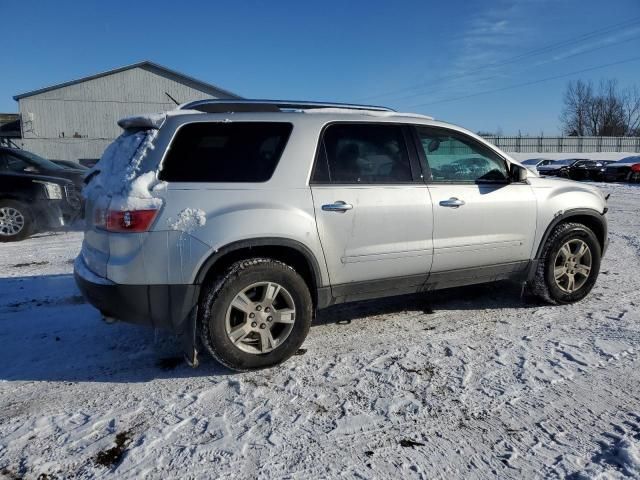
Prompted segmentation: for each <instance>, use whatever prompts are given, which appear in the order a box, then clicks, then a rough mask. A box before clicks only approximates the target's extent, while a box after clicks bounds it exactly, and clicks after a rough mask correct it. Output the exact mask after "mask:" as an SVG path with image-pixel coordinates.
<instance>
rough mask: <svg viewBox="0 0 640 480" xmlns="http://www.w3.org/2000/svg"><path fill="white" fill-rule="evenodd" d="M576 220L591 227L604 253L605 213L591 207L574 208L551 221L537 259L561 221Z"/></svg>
mask: <svg viewBox="0 0 640 480" xmlns="http://www.w3.org/2000/svg"><path fill="white" fill-rule="evenodd" d="M567 222H575V223H580V224H582V225H584V226H586V227H589V228H590V229H591V230H592V231H593V233H594V234H595V236H596V238H597V239H598V243H599V244H600V250H601V253H602V254H604V251H605V249H606V245H607V234H608V232H607V220H606V218H605V217H604V214H603V213H600V212H598V211H597V210H593V209H590V208H576V209H572V210H566V211H565V212H563V213H562V214H561V215H558V216H556V217H555V218H554V219H553V220H552V221H551V223H550V224H549V225H548V226H547V229H546V230H545V232H544V235H543V236H542V239H541V240H540V244H539V245H538V250H537V251H536V255H535V257H534V258H535V259H536V260H538V259H539V258H540V256H541V255H542V251H543V249H544V245H545V243H547V239H548V238H549V236H550V235H551V232H553V229H554V228H555V227H557V226H558V225H560V224H561V223H567Z"/></svg>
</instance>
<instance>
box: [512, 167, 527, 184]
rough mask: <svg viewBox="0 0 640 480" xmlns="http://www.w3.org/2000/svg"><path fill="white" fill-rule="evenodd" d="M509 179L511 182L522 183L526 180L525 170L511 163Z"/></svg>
mask: <svg viewBox="0 0 640 480" xmlns="http://www.w3.org/2000/svg"><path fill="white" fill-rule="evenodd" d="M509 178H510V179H511V181H512V182H524V181H526V180H527V169H526V168H524V167H522V166H520V165H517V164H515V163H512V164H511V166H510V167H509Z"/></svg>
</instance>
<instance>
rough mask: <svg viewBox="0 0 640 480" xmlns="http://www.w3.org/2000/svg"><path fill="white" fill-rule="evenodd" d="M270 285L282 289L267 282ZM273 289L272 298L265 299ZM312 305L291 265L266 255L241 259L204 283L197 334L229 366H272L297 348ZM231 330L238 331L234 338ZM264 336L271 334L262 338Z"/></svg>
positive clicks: (305, 328) (252, 368)
mask: <svg viewBox="0 0 640 480" xmlns="http://www.w3.org/2000/svg"><path fill="white" fill-rule="evenodd" d="M273 285H277V286H279V287H280V289H279V290H278V289H276V288H272V287H269V286H273ZM274 291H277V292H278V293H277V294H276V295H275V296H274V299H273V301H270V300H268V299H267V298H268V297H269V295H270V294H271V293H273V292H274ZM243 293H244V296H242V294H243ZM239 296H240V297H239ZM236 305H241V307H242V309H238V308H237V307H236ZM292 309H293V313H287V312H291V311H292ZM312 311H313V302H312V300H311V294H310V293H309V288H308V287H307V284H306V283H305V281H304V280H303V278H302V277H301V276H300V275H299V274H298V273H297V272H296V271H295V270H294V269H293V268H291V267H289V266H288V265H286V264H284V263H282V262H279V261H277V260H272V259H268V258H252V259H247V260H242V261H240V262H237V263H235V264H233V265H232V266H231V267H230V268H229V269H228V270H227V271H226V273H225V274H224V275H223V276H222V277H219V278H218V279H217V281H214V282H211V283H210V284H209V285H207V286H206V287H205V288H204V290H203V294H202V296H201V300H200V308H199V312H200V315H199V319H198V324H199V329H200V338H201V340H202V343H203V344H204V346H205V347H206V349H207V350H208V351H209V353H210V354H211V355H212V356H213V357H214V358H215V359H216V360H217V361H218V362H220V363H221V364H223V365H225V366H226V367H228V368H230V369H232V370H237V371H247V370H257V369H261V368H268V367H273V366H274V365H278V364H279V363H282V362H284V361H285V360H287V359H288V358H289V357H291V355H293V354H294V353H295V352H296V351H297V350H298V349H299V348H300V346H301V345H302V343H303V342H304V340H305V338H306V336H307V333H308V332H309V328H310V326H311V319H312V316H313V315H312ZM269 313H271V314H272V315H269ZM250 315H254V317H253V318H249V316H250ZM270 318H271V320H269V319H270ZM265 326H266V327H265ZM247 332H248V334H247ZM245 334H246V335H245ZM231 336H235V337H237V338H236V341H235V342H234V341H232V338H231ZM268 336H271V340H266V341H265V340H264V339H265V338H267V337H268ZM263 341H264V343H263Z"/></svg>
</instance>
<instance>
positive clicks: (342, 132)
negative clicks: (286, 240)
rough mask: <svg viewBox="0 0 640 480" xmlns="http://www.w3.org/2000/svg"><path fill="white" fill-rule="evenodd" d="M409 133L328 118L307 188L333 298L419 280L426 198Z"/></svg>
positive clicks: (427, 232)
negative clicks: (308, 187) (312, 204)
mask: <svg viewBox="0 0 640 480" xmlns="http://www.w3.org/2000/svg"><path fill="white" fill-rule="evenodd" d="M409 133H410V131H409V128H408V127H405V126H402V125H397V124H390V123H386V124H374V123H335V124H332V125H329V126H328V127H326V128H325V130H324V132H323V134H322V137H321V139H320V144H319V149H318V155H317V158H316V164H315V168H314V172H313V175H312V179H311V190H312V194H313V202H314V209H315V215H316V222H317V226H318V232H319V235H320V241H321V244H322V248H323V251H324V255H325V259H326V263H327V267H328V271H329V277H330V280H331V284H332V291H333V294H334V296H337V297H340V296H343V295H346V296H349V295H350V294H357V293H363V292H374V291H384V290H388V289H394V290H403V289H407V290H411V287H414V286H416V285H422V284H423V283H424V281H425V280H426V276H427V274H428V272H429V269H430V267H431V260H432V249H433V247H432V240H431V235H432V228H433V226H432V212H431V200H430V197H429V192H428V190H427V188H426V185H425V184H424V182H423V181H422V179H421V178H420V173H419V164H418V161H417V152H416V150H415V145H414V144H413V143H412V140H411V137H410V136H409V135H408V134H409ZM409 147H410V148H409ZM389 279H394V280H393V281H389Z"/></svg>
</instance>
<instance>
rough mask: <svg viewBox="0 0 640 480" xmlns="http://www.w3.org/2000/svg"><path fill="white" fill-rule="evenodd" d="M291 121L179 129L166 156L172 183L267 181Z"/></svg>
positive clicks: (167, 177) (162, 176)
mask: <svg viewBox="0 0 640 480" xmlns="http://www.w3.org/2000/svg"><path fill="white" fill-rule="evenodd" d="M292 128H293V126H292V125H291V124H290V123H275V122H271V123H267V122H244V123H190V124H187V125H185V126H183V127H182V128H180V129H179V130H178V132H177V134H176V136H175V138H174V139H173V142H172V143H171V146H170V147H169V151H168V152H167V156H166V158H165V159H164V162H163V166H162V171H161V172H160V179H161V180H166V181H169V182H266V181H267V180H269V179H270V178H271V176H272V175H273V172H274V171H275V169H276V166H277V165H278V161H279V160H280V156H281V155H282V151H283V150H284V147H285V146H286V144H287V141H288V139H289V135H290V134H291V130H292Z"/></svg>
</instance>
